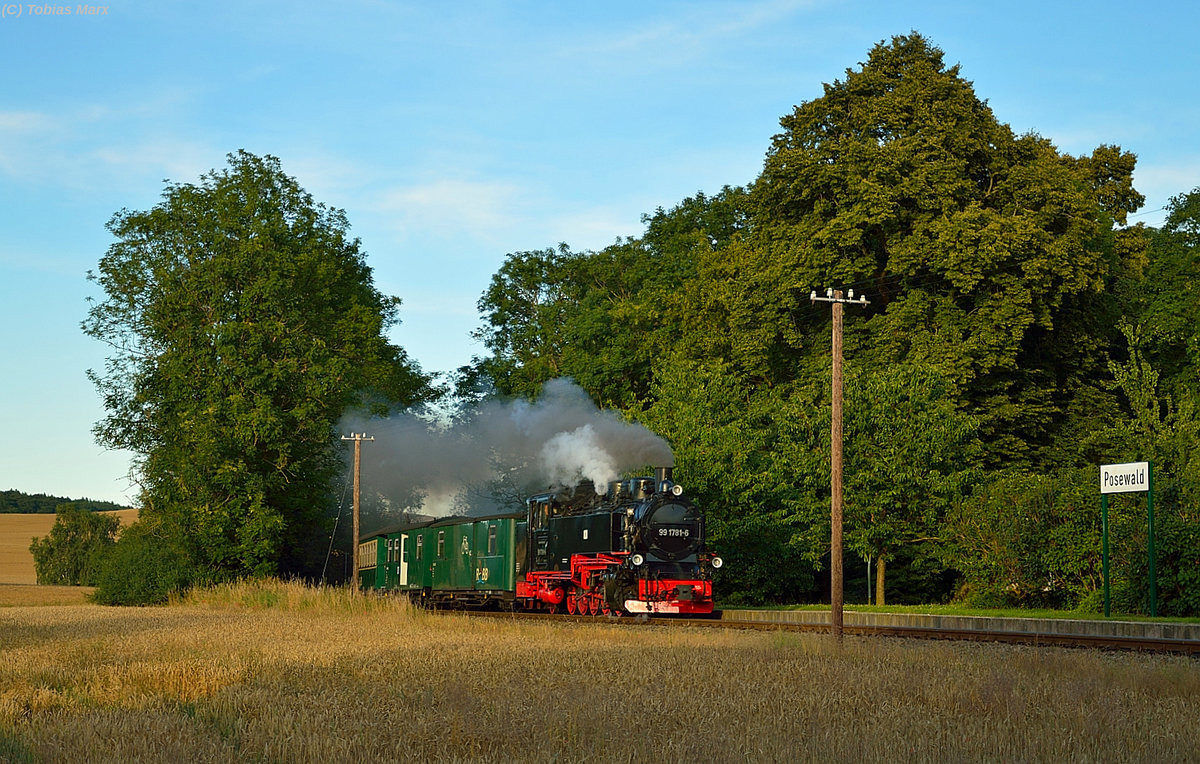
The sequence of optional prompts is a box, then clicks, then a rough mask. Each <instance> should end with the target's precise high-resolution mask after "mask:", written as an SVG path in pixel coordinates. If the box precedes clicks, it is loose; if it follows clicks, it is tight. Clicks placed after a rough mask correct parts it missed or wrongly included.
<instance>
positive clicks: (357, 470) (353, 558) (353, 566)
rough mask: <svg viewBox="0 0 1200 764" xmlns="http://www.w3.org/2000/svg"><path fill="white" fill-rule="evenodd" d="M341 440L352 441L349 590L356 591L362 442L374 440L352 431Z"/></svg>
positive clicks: (362, 433)
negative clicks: (351, 537)
mask: <svg viewBox="0 0 1200 764" xmlns="http://www.w3.org/2000/svg"><path fill="white" fill-rule="evenodd" d="M342 440H352V441H354V530H353V531H352V533H353V534H354V541H353V542H352V543H351V544H350V571H351V572H350V575H351V576H352V577H353V584H352V588H351V591H355V592H357V591H358V508H359V476H360V474H361V473H362V442H363V441H364V440H375V438H373V437H370V438H368V437H367V434H366V433H365V432H352V433H350V434H349V435H343V436H342Z"/></svg>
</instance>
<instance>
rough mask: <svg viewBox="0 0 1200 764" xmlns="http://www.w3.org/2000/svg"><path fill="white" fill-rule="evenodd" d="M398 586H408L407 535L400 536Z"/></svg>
mask: <svg viewBox="0 0 1200 764" xmlns="http://www.w3.org/2000/svg"><path fill="white" fill-rule="evenodd" d="M400 586H408V534H407V533H404V534H401V536H400Z"/></svg>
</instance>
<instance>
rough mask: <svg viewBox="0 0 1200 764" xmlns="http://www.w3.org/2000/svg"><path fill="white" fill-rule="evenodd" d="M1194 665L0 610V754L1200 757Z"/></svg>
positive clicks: (366, 614)
mask: <svg viewBox="0 0 1200 764" xmlns="http://www.w3.org/2000/svg"><path fill="white" fill-rule="evenodd" d="M1196 719H1200V662H1198V661H1195V660H1189V659H1186V658H1180V657H1172V656H1146V655H1138V654H1130V653H1103V652H1092V651H1082V650H1078V651H1068V650H1063V649H1055V648H1030V647H1016V646H1000V645H987V644H970V643H941V642H912V641H906V640H896V639H893V640H886V639H868V638H861V639H857V638H848V639H847V640H846V642H845V644H844V645H843V647H841V648H838V647H836V645H834V644H833V643H832V642H831V640H830V639H829V638H828V637H827V636H825V635H807V634H793V633H786V632H749V631H729V630H717V629H678V628H667V627H664V626H658V625H654V624H635V625H629V626H625V625H612V624H608V623H606V622H603V621H598V622H595V623H570V622H566V623H565V622H561V621H559V622H535V623H529V622H516V621H513V620H511V619H507V620H506V619H499V620H490V619H489V620H485V619H479V618H470V617H467V616H463V615H455V614H440V613H427V612H423V611H419V610H414V609H413V608H411V607H410V606H408V605H407V603H404V602H400V601H396V600H392V599H383V598H376V597H372V596H353V595H351V594H349V593H348V592H346V591H345V590H337V589H323V590H314V589H307V588H305V587H303V586H300V585H298V584H279V583H268V584H241V585H235V586H230V587H224V588H221V589H218V590H209V591H204V592H198V593H195V594H193V595H191V596H189V597H188V598H187V599H186V600H185V601H182V602H177V603H174V604H172V605H170V606H165V607H158V608H104V607H100V606H95V605H74V606H43V607H8V608H0V760H5V759H7V760H9V761H72V762H75V761H79V762H109V761H114V762H115V761H122V762H124V761H147V762H174V761H180V760H187V761H189V762H239V761H262V762H342V761H346V762H350V761H353V762H374V761H471V762H475V761H478V762H489V761H532V762H551V761H580V762H593V761H594V762H609V761H628V762H639V761H655V762H659V761H662V762H684V761H689V762H694V761H706V762H707V761H715V762H741V761H778V762H784V761H788V762H791V761H895V760H901V761H1055V762H1057V761H1131V762H1132V761H1138V762H1142V761H1164V762H1165V761H1172V762H1175V761H1197V760H1200V730H1198V729H1197V725H1196Z"/></svg>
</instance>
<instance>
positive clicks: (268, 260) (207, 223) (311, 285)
mask: <svg viewBox="0 0 1200 764" xmlns="http://www.w3.org/2000/svg"><path fill="white" fill-rule="evenodd" d="M228 160H229V161H228V167H226V168H224V169H222V170H219V171H218V170H214V171H212V172H210V173H208V174H206V175H204V176H202V177H201V179H200V181H199V183H195V184H192V183H171V184H168V185H167V187H166V189H165V191H164V193H163V200H162V201H161V202H160V203H159V204H158V205H157V206H155V207H154V208H153V209H150V210H147V211H131V210H122V211H120V212H118V213H117V214H115V215H114V216H113V217H112V219H111V220H110V221H109V223H108V229H109V230H110V231H111V232H112V234H113V235H114V236H115V237H116V242H115V243H113V244H112V245H111V246H110V247H109V249H108V252H107V253H106V254H105V255H104V257H103V258H102V259H101V260H100V264H99V269H98V272H97V273H95V274H89V275H90V277H91V278H92V279H94V280H95V281H96V282H97V283H98V284H99V286H100V287H101V288H102V289H103V291H104V299H103V300H101V301H99V302H96V303H94V304H93V305H92V306H91V308H90V310H89V312H88V316H87V319H86V320H85V321H84V324H83V329H84V331H85V332H86V333H87V334H89V335H91V336H92V337H95V338H96V339H98V340H101V341H103V342H105V343H107V344H108V345H109V346H110V348H111V355H110V356H109V358H108V360H107V364H106V366H105V369H104V371H103V372H90V376H91V378H92V380H93V381H94V383H95V384H96V386H97V387H98V389H99V390H100V392H101V393H102V395H103V398H104V404H105V407H106V409H107V412H108V413H107V416H106V417H105V418H104V419H103V420H102V421H101V422H99V423H98V424H97V425H96V427H95V434H96V437H97V439H98V440H99V441H100V442H101V443H102V444H104V445H106V446H109V447H113V448H128V449H132V450H133V451H135V452H136V453H137V454H138V458H137V462H136V465H135V477H136V479H137V480H138V482H139V484H140V486H141V489H142V492H141V501H142V512H143V514H144V515H145V516H148V517H150V518H155V519H157V520H163V519H169V520H170V522H169V523H167V524H166V525H168V526H169V527H172V528H175V529H176V530H177V531H178V532H179V533H180V534H181V535H182V536H183V538H184V539H186V541H187V544H186V547H187V549H188V550H189V552H190V554H191V555H192V556H193V557H194V561H195V562H196V563H197V564H198V565H199V566H201V567H202V568H204V569H208V570H213V571H224V572H227V573H270V572H277V571H278V572H284V571H297V572H298V571H303V570H304V569H305V567H306V565H307V564H309V563H310V562H311V561H310V560H308V559H306V557H305V554H306V552H308V551H309V550H311V549H313V547H314V545H317V544H319V539H323V538H326V537H327V534H326V533H324V532H322V531H321V524H322V522H323V518H324V514H325V512H326V510H327V509H328V507H329V494H330V482H331V478H332V476H333V474H334V473H335V471H337V470H338V469H339V466H338V465H339V462H338V458H337V455H336V452H335V450H334V443H335V442H336V441H335V438H336V433H335V432H334V425H335V423H336V422H337V420H338V419H339V418H340V417H341V415H342V413H343V412H344V411H345V410H346V409H347V408H348V407H352V406H360V407H375V408H377V409H379V408H383V409H386V408H387V407H389V406H394V405H408V404H412V403H414V402H417V401H420V400H422V399H425V398H428V397H429V396H430V395H431V388H430V386H429V381H428V379H427V377H426V376H424V375H423V374H422V373H421V372H420V371H419V369H418V368H417V367H416V365H415V364H414V363H412V362H411V361H410V360H409V359H408V357H407V355H406V354H405V352H404V351H403V350H402V349H401V348H399V347H397V346H395V345H393V344H391V342H390V341H389V340H388V338H387V335H386V331H387V329H388V328H389V327H390V326H392V325H393V324H395V323H396V321H397V315H398V314H397V311H398V307H399V302H400V301H399V299H398V298H395V297H389V296H386V295H384V294H382V293H380V292H379V290H378V289H377V288H376V287H375V286H374V283H373V280H372V273H371V269H370V268H369V267H368V265H367V264H366V259H365V255H364V253H363V252H362V249H361V246H360V242H359V240H358V239H355V238H351V237H350V235H349V223H348V221H347V218H346V215H345V213H344V212H342V211H341V210H338V209H334V208H330V207H327V206H325V205H324V204H318V203H314V201H313V199H312V197H311V196H310V195H309V194H308V193H306V192H305V191H304V190H303V189H302V188H301V187H300V186H299V185H298V183H297V182H296V181H295V180H294V179H293V178H291V177H289V176H288V175H286V174H284V172H283V170H282V168H281V165H280V161H279V160H278V159H277V158H275V157H272V156H265V157H259V156H255V155H253V154H250V153H247V152H245V151H239V152H238V153H236V154H231V155H229V157H228Z"/></svg>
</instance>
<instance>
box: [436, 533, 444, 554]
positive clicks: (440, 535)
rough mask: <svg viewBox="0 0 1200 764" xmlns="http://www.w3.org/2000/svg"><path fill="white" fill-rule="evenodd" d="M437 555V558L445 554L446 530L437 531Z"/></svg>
mask: <svg viewBox="0 0 1200 764" xmlns="http://www.w3.org/2000/svg"><path fill="white" fill-rule="evenodd" d="M437 556H438V559H439V560H440V559H441V558H443V557H445V556H446V532H445V531H438V550H437Z"/></svg>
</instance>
